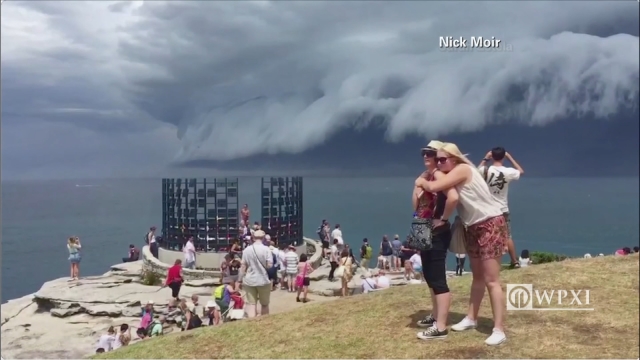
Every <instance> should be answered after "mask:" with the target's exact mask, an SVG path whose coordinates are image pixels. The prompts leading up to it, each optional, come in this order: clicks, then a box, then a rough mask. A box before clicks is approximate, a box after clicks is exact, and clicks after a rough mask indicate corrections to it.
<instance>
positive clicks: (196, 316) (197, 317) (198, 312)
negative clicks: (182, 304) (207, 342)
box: [185, 295, 204, 330]
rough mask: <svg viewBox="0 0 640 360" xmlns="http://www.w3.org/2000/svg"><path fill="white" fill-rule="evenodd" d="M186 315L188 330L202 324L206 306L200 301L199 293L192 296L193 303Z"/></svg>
mask: <svg viewBox="0 0 640 360" xmlns="http://www.w3.org/2000/svg"><path fill="white" fill-rule="evenodd" d="M185 315H186V318H185V323H186V330H191V329H195V328H199V327H201V326H202V319H201V316H204V308H203V307H202V306H201V305H200V303H199V298H198V295H192V296H191V305H189V308H188V311H187V312H186V314H185Z"/></svg>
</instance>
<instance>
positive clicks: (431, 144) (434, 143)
mask: <svg viewBox="0 0 640 360" xmlns="http://www.w3.org/2000/svg"><path fill="white" fill-rule="evenodd" d="M443 145H444V143H443V142H442V141H438V140H431V141H429V143H428V144H427V147H425V148H424V149H433V150H438V149H440V148H441V147H442V146H443Z"/></svg>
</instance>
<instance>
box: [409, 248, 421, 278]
mask: <svg viewBox="0 0 640 360" xmlns="http://www.w3.org/2000/svg"><path fill="white" fill-rule="evenodd" d="M409 262H410V263H411V267H412V268H413V277H414V279H420V278H421V277H422V258H421V257H420V254H419V253H415V254H413V255H412V256H411V258H409Z"/></svg>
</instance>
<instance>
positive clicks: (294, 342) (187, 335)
mask: <svg viewBox="0 0 640 360" xmlns="http://www.w3.org/2000/svg"><path fill="white" fill-rule="evenodd" d="M638 272H639V268H638V256H637V255H634V256H626V257H612V256H609V257H600V258H592V259H571V260H567V261H562V262H554V263H548V264H541V265H537V266H530V267H527V268H522V269H518V270H513V271H504V272H502V273H501V276H502V282H503V286H505V284H507V283H518V284H523V283H524V284H527V283H533V284H534V286H535V287H536V288H540V289H576V290H577V289H588V290H590V291H591V305H592V306H593V307H594V308H595V311H592V312H575V311H559V312H556V311H515V312H508V314H507V316H508V318H507V322H506V324H507V329H506V332H507V336H508V340H507V342H506V343H505V344H503V345H501V346H498V347H489V346H486V345H484V343H483V341H484V339H485V338H486V337H487V336H488V335H487V334H488V333H489V332H490V331H491V328H492V321H491V320H490V318H491V308H490V305H489V301H488V297H485V300H484V302H483V304H482V309H481V312H480V319H479V326H478V329H477V330H476V331H473V330H472V331H467V332H462V333H454V332H451V333H450V334H449V337H448V338H447V339H445V340H441V341H431V342H428V343H427V342H424V341H420V340H417V339H416V332H418V329H417V328H416V326H415V323H416V321H417V320H419V319H421V318H422V317H424V316H425V315H426V314H427V313H428V311H429V310H430V300H429V299H428V297H427V291H426V286H417V285H414V286H404V287H397V288H393V289H390V290H386V291H384V292H379V293H372V294H368V295H358V296H353V297H350V298H346V299H339V300H336V301H331V302H326V303H319V304H313V303H311V304H308V306H305V307H303V308H302V309H298V310H295V311H291V312H287V313H281V314H276V315H271V316H266V317H264V318H258V319H253V320H244V321H239V322H235V323H230V324H225V325H223V326H220V327H215V328H203V329H198V330H192V331H188V332H182V333H177V334H169V335H165V336H164V337H160V338H154V339H150V340H143V341H141V342H139V343H137V344H133V345H130V346H127V347H124V348H121V349H118V350H116V351H113V352H109V353H105V354H102V355H100V356H96V358H100V359H102V358H104V359H118V358H127V359H142V358H145V359H152V358H153V359H168V358H173V359H177V358H184V359H187V358H189V359H194V358H209V359H215V358H267V359H268V358H338V359H341V358H627V359H628V358H634V359H635V358H638V357H639V356H638V348H639V341H638V339H640V334H639V329H638V318H639V308H640V303H639V296H638V291H639V280H638ZM470 281H471V276H463V277H460V278H455V279H452V280H450V282H449V285H450V287H451V290H452V294H453V302H452V307H451V314H450V317H449V322H450V324H452V323H455V322H457V321H459V320H461V319H462V318H463V317H464V315H465V312H466V309H467V301H468V296H469V286H470Z"/></svg>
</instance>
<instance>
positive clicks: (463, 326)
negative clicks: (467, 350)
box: [451, 316, 478, 331]
mask: <svg viewBox="0 0 640 360" xmlns="http://www.w3.org/2000/svg"><path fill="white" fill-rule="evenodd" d="M476 326H478V323H477V322H475V321H473V320H471V319H469V318H468V317H466V316H465V317H464V319H462V321H460V322H459V323H457V324H455V325H453V326H451V330H453V331H465V330H470V329H475V328H476Z"/></svg>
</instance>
